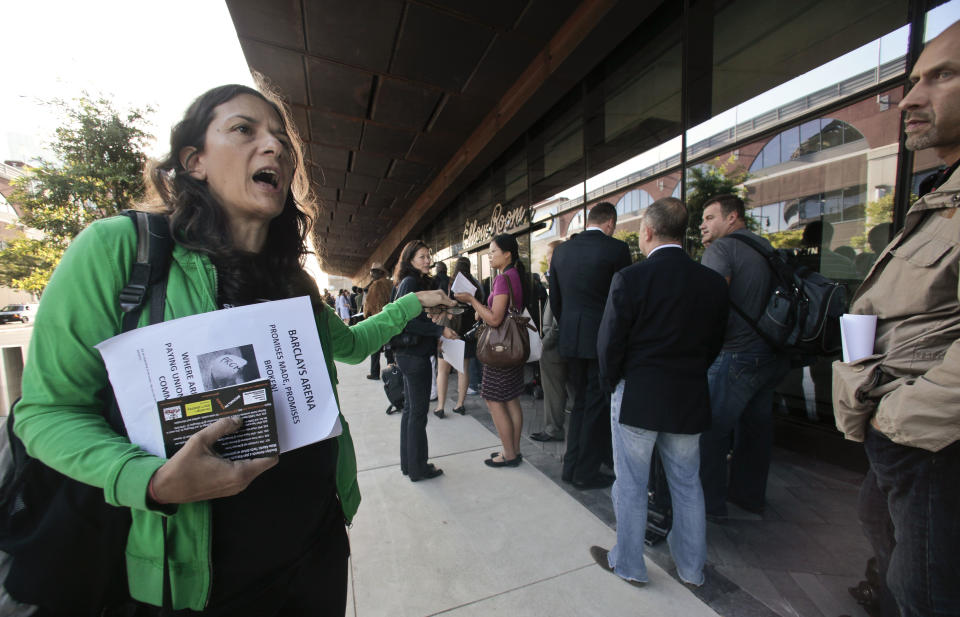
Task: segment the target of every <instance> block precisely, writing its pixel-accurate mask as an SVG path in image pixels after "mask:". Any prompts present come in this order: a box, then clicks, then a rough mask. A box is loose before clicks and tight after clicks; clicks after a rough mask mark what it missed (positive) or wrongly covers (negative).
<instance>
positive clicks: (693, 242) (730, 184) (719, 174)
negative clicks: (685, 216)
mask: <svg viewBox="0 0 960 617" xmlns="http://www.w3.org/2000/svg"><path fill="white" fill-rule="evenodd" d="M749 177H750V174H749V172H748V171H747V170H746V169H745V168H744V167H743V165H741V164H740V162H739V161H738V160H737V159H736V158H735V157H734V156H733V155H730V156H729V157H728V158H727V159H726V160H725V161H721V160H720V157H717V158H715V159H713V160H712V161H709V162H707V163H703V164H702V165H696V166H694V167H690V168H688V169H687V211H688V212H689V213H690V222H689V223H688V224H687V246H688V247H696V248H695V249H693V250H691V251H690V252H691V253H692V254H693V255H694V256H695V257H699V254H702V252H703V247H702V245H701V244H700V222H701V221H702V220H703V207H704V206H705V205H707V201H708V200H709V199H710V198H712V197H715V196H717V195H723V194H727V193H732V194H734V195H739V196H740V197H741V198H742V199H743V201H744V202H745V203H746V202H747V201H748V200H747V193H746V189H745V188H743V186H742V185H743V183H744V182H746V181H747V178H749ZM747 227H748V228H749V229H750V230H751V231H757V230H759V228H760V225H759V222H758V221H757V220H755V219H754V217H753V216H750V215H749V214H748V215H747Z"/></svg>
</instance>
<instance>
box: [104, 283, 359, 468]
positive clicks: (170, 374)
mask: <svg viewBox="0 0 960 617" xmlns="http://www.w3.org/2000/svg"><path fill="white" fill-rule="evenodd" d="M96 347H97V349H98V350H99V351H100V354H101V355H102V356H103V361H104V364H106V367H107V373H108V375H109V377H110V384H111V385H112V386H113V391H114V393H115V394H116V396H117V404H118V405H119V407H120V415H121V416H123V422H124V425H125V426H126V428H127V434H128V435H129V436H130V441H132V442H133V443H135V444H138V445H139V446H141V447H142V448H143V449H144V450H146V451H147V452H150V453H151V454H155V455H157V456H164V446H163V434H162V431H161V427H160V417H159V414H158V413H157V401H162V400H166V399H171V398H175V397H179V396H184V395H186V394H192V393H196V392H205V391H208V390H214V389H217V388H222V387H224V386H228V385H233V384H239V383H245V382H247V381H252V380H254V379H269V380H270V384H271V389H272V390H273V400H274V404H275V413H276V419H277V436H278V441H279V445H280V452H287V451H289V450H293V449H296V448H299V447H301V446H305V445H307V444H311V443H314V442H317V441H321V440H323V439H327V438H329V437H335V436H337V435H339V434H340V432H341V430H342V429H341V427H340V423H339V410H338V409H337V402H336V399H335V398H334V396H333V386H332V385H331V383H330V376H329V374H328V373H327V365H326V361H325V360H324V357H323V350H322V348H321V347H320V337H319V336H318V335H317V324H316V321H315V320H314V316H313V310H312V309H311V307H310V299H309V298H307V297H301V298H291V299H289V300H277V301H275V302H262V303H259V304H251V305H249V306H241V307H237V308H232V309H224V310H221V311H212V312H210V313H201V314H199V315H191V316H190V317H183V318H180V319H174V320H171V321H166V322H163V323H159V324H155V325H152V326H146V327H143V328H137V329H136V330H131V331H129V332H125V333H123V334H119V335H117V336H115V337H113V338H111V339H108V340H106V341H104V342H102V343H100V344H99V345H97V346H96Z"/></svg>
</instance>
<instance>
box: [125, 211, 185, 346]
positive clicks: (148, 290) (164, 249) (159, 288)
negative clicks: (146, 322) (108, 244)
mask: <svg viewBox="0 0 960 617" xmlns="http://www.w3.org/2000/svg"><path fill="white" fill-rule="evenodd" d="M123 214H124V215H126V216H127V217H129V218H130V220H131V221H133V224H134V226H135V227H136V229H137V260H136V262H134V264H133V267H132V268H131V270H130V280H129V281H127V284H126V285H125V286H124V288H123V289H121V290H120V309H121V310H122V311H123V313H124V315H123V332H127V331H129V330H133V329H134V328H136V327H137V321H138V320H139V318H140V312H141V310H142V309H143V305H144V301H145V300H146V299H147V296H149V297H150V323H152V324H153V323H160V322H161V321H163V305H164V302H165V301H166V297H167V272H168V270H169V268H170V258H171V255H172V253H173V238H172V237H171V235H170V223H169V221H168V220H167V217H166V216H165V215H163V214H154V213H150V212H142V211H139V210H126V211H124V213H123Z"/></svg>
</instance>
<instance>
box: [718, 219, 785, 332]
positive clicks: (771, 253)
mask: <svg viewBox="0 0 960 617" xmlns="http://www.w3.org/2000/svg"><path fill="white" fill-rule="evenodd" d="M724 237H725V238H733V239H735V240H739V241H740V242H743V243H744V244H746V245H747V246H749V247H750V248H752V249H753V250H755V251H756V252H758V253H760V254H761V255H763V257H764V259H766V260H767V265H768V266H770V269H771V270H772V271H773V274H774V276H776V277H777V278H780V277H781V273H780V271H779V270H778V269H777V268H776V267H775V266H774V264H773V258H774V257H775V256H776V254H777V253H776V250H774V249H769V248H767V247H765V246H764V245H762V244H760V243H759V242H757V241H756V240H754V239H753V238H751V237H750V236H747V235H745V234H738V233H731V234H727V235H726V236H724ZM730 307H731V308H733V310H735V311H736V312H737V314H738V315H740V317H741V318H743V320H744V321H745V322H747V324H748V325H749V326H750V327H751V328H753V331H754V332H756V333H757V334H758V335H759V336H760V338H762V339H763V340H764V341H765V342H766V343H767V344H768V345H773V342H772V341H770V340H769V339H768V338H767V336H766V335H765V334H764V333H763V332H761V331H760V328H759V327H758V326H757V322H758V321H759V319H760V315H757V316H756V317H750V316H749V315H747V313H746V311H744V310H743V309H742V308H740V307H739V306H737V303H736V302H734V301H733V298H731V299H730ZM760 314H761V315H762V314H763V307H761V308H760Z"/></svg>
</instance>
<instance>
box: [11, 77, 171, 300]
mask: <svg viewBox="0 0 960 617" xmlns="http://www.w3.org/2000/svg"><path fill="white" fill-rule="evenodd" d="M50 104H52V105H54V106H55V107H57V108H58V110H59V112H60V114H61V116H62V118H63V120H62V125H61V126H60V128H58V129H57V130H56V134H55V138H54V140H53V142H52V143H51V144H50V149H51V151H52V152H53V155H54V159H53V160H49V161H48V160H43V159H41V160H40V161H39V163H38V165H37V166H35V167H28V168H27V174H25V175H24V176H22V177H20V178H17V179H15V180H14V181H13V185H14V193H13V195H12V196H11V201H14V202H15V203H17V204H19V205H20V206H21V208H22V210H23V216H22V217H21V219H20V220H21V222H22V223H23V224H25V225H27V226H29V227H32V228H34V229H37V230H39V231H41V232H43V234H44V235H43V239H42V240H31V239H28V238H20V239H17V240H14V241H12V242H10V243H9V246H8V247H7V248H6V249H5V250H3V251H0V263H2V264H4V266H3V267H2V268H0V284H4V285H8V286H10V287H14V288H17V289H23V290H26V291H31V292H33V293H38V294H39V293H41V292H42V291H43V289H44V287H46V284H47V281H49V280H50V274H51V273H52V272H53V269H54V268H55V267H56V265H57V264H58V263H59V262H60V257H61V256H62V255H63V251H64V250H66V247H67V245H69V244H70V241H71V240H72V239H73V238H74V236H76V235H77V234H78V233H80V231H81V230H83V229H84V228H85V227H86V226H87V225H89V224H90V223H91V222H93V221H94V220H96V219H100V218H104V217H107V216H112V215H114V214H117V213H118V212H120V211H121V210H124V209H126V208H130V207H131V206H133V205H134V204H136V203H137V201H139V200H140V199H141V198H142V197H143V195H144V193H145V191H146V186H145V184H144V181H143V167H144V164H145V163H146V160H147V157H146V155H145V154H144V152H143V148H144V147H145V145H146V144H147V142H148V140H150V139H151V137H150V135H149V134H148V133H147V132H146V131H145V130H144V129H143V126H144V124H145V122H146V116H147V114H149V113H151V112H152V111H153V110H152V109H151V108H150V107H145V108H142V109H131V110H128V111H125V112H119V111H117V110H116V109H115V108H114V105H113V103H112V102H111V101H110V100H109V99H106V98H104V97H99V98H91V97H90V95H88V94H86V93H84V94H83V95H82V96H80V97H79V98H76V99H74V100H73V101H70V102H67V101H62V100H56V101H53V102H52V103H50Z"/></svg>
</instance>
